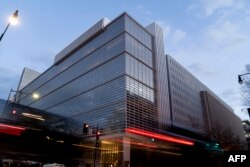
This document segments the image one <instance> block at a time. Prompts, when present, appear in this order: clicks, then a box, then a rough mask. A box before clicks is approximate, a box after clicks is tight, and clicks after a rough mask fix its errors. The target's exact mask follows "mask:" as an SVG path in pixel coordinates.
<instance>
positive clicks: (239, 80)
mask: <svg viewBox="0 0 250 167" xmlns="http://www.w3.org/2000/svg"><path fill="white" fill-rule="evenodd" d="M248 74H250V73H245V74H241V75H238V82H239V84H243V80H242V76H244V75H248Z"/></svg>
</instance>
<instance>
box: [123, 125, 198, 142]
mask: <svg viewBox="0 0 250 167" xmlns="http://www.w3.org/2000/svg"><path fill="white" fill-rule="evenodd" d="M126 132H127V133H133V134H138V135H142V136H147V137H151V138H155V139H159V140H164V141H168V142H174V143H179V144H184V145H189V146H192V145H194V142H192V141H189V140H184V139H180V138H175V137H171V136H166V135H162V134H158V133H153V132H149V131H145V130H141V129H135V128H127V129H126Z"/></svg>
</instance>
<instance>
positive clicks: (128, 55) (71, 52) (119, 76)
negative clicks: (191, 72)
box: [17, 13, 207, 166]
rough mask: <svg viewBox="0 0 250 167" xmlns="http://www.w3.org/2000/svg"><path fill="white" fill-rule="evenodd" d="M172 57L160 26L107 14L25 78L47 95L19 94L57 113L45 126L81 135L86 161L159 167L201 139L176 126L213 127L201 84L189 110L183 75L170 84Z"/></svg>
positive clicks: (23, 99)
mask: <svg viewBox="0 0 250 167" xmlns="http://www.w3.org/2000/svg"><path fill="white" fill-rule="evenodd" d="M171 63H172V64H171ZM173 63H175V62H174V60H170V59H166V55H165V51H164V43H163V32H162V29H161V27H160V26H159V25H158V24H156V23H152V24H150V25H149V26H147V27H143V26H141V25H140V24H139V23H137V22H136V21H135V20H134V19H133V18H132V17H130V16H129V15H128V14H127V13H123V14H122V15H120V16H119V17H117V18H116V19H114V20H113V21H109V20H108V19H106V18H104V19H101V20H100V21H99V22H97V23H96V24H95V25H93V26H92V27H91V28H90V29H89V30H87V31H86V32H85V33H84V34H82V35H81V36H80V37H79V38H77V39H76V40H75V41H73V42H72V43H71V44H70V45H69V46H67V47H66V48H65V49H63V50H62V51H61V52H60V53H58V54H57V55H56V56H55V60H54V64H53V65H52V66H51V67H50V68H49V69H48V70H46V71H45V72H43V73H42V74H40V75H39V76H37V77H36V78H35V79H34V80H33V81H31V82H30V83H26V85H24V84H22V83H20V84H22V87H23V88H22V89H21V90H20V92H26V93H28V94H31V93H34V92H36V93H38V94H39V95H40V98H39V99H38V100H34V99H32V97H31V96H29V95H28V94H22V93H19V94H18V99H17V102H18V103H19V104H21V105H24V106H28V107H30V108H35V109H37V110H39V111H44V112H46V113H51V114H53V118H51V119H45V120H44V121H43V122H42V124H43V125H44V126H46V127H48V128H50V129H54V130H58V131H60V132H63V133H66V134H70V135H73V136H78V137H80V138H82V142H81V143H76V144H75V146H76V147H80V148H82V149H83V152H84V153H83V158H82V159H83V160H82V163H83V164H84V165H85V166H93V165H94V164H96V165H94V166H111V165H112V166H119V165H120V166H121V165H123V166H126V165H130V166H140V165H141V166H143V165H144V166H145V165H146V164H148V165H149V164H151V166H155V164H154V163H153V160H154V161H157V160H159V159H160V160H163V161H167V160H170V159H168V158H169V155H171V156H180V155H182V153H183V151H182V149H183V145H185V146H188V147H192V146H193V145H194V141H195V139H192V138H189V137H188V136H180V134H178V135H177V134H174V133H170V131H171V129H172V128H173V127H179V128H183V129H186V130H190V131H193V132H194V133H197V134H202V135H204V134H206V133H207V131H206V128H205V126H206V125H205V124H206V122H205V119H204V111H203V110H202V108H201V104H200V103H201V101H200V97H198V96H199V91H201V90H197V91H198V92H197V91H194V92H193V89H195V88H196V87H194V88H193V89H190V91H189V92H187V95H185V97H188V96H189V94H188V93H192V92H193V94H194V96H192V97H194V99H193V101H190V105H189V106H187V108H186V109H185V111H184V110H183V107H184V108H185V107H186V106H180V102H179V101H178V100H177V99H176V98H178V96H175V97H174V96H173V95H177V93H183V92H184V93H185V91H186V90H184V89H185V88H184V87H185V86H187V85H182V86H180V85H179V84H177V85H176V83H175V81H176V82H177V81H178V82H179V81H180V78H182V74H180V76H176V78H175V80H174V81H173V82H170V79H172V78H173V77H175V76H173V77H169V76H172V75H175V74H174V73H172V72H171V70H170V69H169V68H171V69H174V68H176V67H175V64H173ZM169 70H170V71H169ZM172 71H173V70H172ZM183 75H184V74H183ZM23 76H25V75H23ZM21 80H23V79H21ZM197 83H198V81H197ZM198 84H199V83H198ZM179 87H180V89H183V92H178V91H177V89H178V88H179ZM173 88H174V89H173ZM202 88H203V86H201V89H202ZM196 93H198V94H196ZM171 96H172V98H171ZM177 102H178V103H177ZM173 104H175V105H173ZM192 104H195V105H192ZM171 106H172V107H171ZM197 106H198V108H196V107H197ZM180 107H182V109H181V110H180ZM188 107H189V108H188ZM173 112H175V113H173ZM188 112H189V113H188ZM187 119H189V120H187ZM190 121H191V122H190ZM84 124H88V125H89V132H88V133H87V134H84V133H83V125H84ZM97 131H100V132H101V135H100V143H99V144H100V145H99V146H98V149H96V145H95V142H97V139H96V138H95V133H96V132H97ZM98 141H99V140H98ZM160 153H162V154H160ZM166 155H167V156H166ZM146 157H147V158H146ZM172 158H173V157H172ZM145 159H147V160H145ZM151 160H152V161H151ZM176 162H177V161H176ZM149 166H150V165H149Z"/></svg>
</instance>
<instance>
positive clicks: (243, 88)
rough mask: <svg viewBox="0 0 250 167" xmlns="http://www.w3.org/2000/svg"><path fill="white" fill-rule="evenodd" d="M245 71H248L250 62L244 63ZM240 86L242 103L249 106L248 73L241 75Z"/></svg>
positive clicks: (249, 71) (249, 88)
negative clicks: (241, 81)
mask: <svg viewBox="0 0 250 167" xmlns="http://www.w3.org/2000/svg"><path fill="white" fill-rule="evenodd" d="M245 68H246V73H250V64H247V65H246V67H245ZM242 80H243V83H242V86H241V88H240V91H241V95H242V104H243V105H245V106H249V107H250V74H249V75H244V76H242Z"/></svg>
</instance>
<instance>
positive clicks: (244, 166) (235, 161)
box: [224, 151, 250, 167]
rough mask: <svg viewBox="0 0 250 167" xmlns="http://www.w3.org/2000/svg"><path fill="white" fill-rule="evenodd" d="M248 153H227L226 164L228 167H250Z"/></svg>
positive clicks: (225, 155) (225, 156)
mask: <svg viewBox="0 0 250 167" xmlns="http://www.w3.org/2000/svg"><path fill="white" fill-rule="evenodd" d="M249 158H250V157H249V153H248V152H244V151H243V152H225V154H224V164H225V166H226V167H249Z"/></svg>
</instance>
